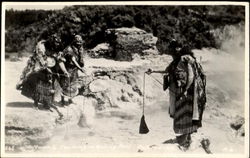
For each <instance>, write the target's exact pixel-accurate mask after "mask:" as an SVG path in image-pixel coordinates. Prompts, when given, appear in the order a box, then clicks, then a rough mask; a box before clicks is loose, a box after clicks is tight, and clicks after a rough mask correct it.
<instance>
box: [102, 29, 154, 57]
mask: <svg viewBox="0 0 250 158" xmlns="http://www.w3.org/2000/svg"><path fill="white" fill-rule="evenodd" d="M106 35H107V39H108V40H109V43H110V45H111V47H112V48H113V56H114V58H115V59H116V60H119V61H131V60H132V59H133V54H139V55H141V56H144V55H148V54H151V53H154V54H158V50H157V48H156V42H157V37H154V36H153V34H151V33H147V32H146V31H144V30H141V29H138V28H135V27H133V28H117V29H108V30H107V31H106Z"/></svg>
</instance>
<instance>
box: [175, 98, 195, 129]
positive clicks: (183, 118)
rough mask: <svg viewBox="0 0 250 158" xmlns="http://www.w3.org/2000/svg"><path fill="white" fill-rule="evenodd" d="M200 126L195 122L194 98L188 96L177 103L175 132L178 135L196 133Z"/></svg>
mask: <svg viewBox="0 0 250 158" xmlns="http://www.w3.org/2000/svg"><path fill="white" fill-rule="evenodd" d="M197 129H198V125H197V123H196V121H193V97H192V95H187V96H186V97H182V98H179V99H178V100H177V101H176V102H175V113H174V131H175V133H177V134H188V133H193V132H196V131H197Z"/></svg>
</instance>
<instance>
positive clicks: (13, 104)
mask: <svg viewBox="0 0 250 158" xmlns="http://www.w3.org/2000/svg"><path fill="white" fill-rule="evenodd" d="M39 105H40V104H39ZM6 107H13V108H34V109H39V110H43V111H50V112H52V111H51V109H48V108H43V107H36V106H34V103H32V102H10V103H7V104H6Z"/></svg>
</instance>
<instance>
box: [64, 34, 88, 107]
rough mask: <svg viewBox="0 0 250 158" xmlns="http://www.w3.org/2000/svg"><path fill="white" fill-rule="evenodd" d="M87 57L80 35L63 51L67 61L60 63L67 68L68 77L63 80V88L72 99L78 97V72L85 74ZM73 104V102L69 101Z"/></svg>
mask: <svg viewBox="0 0 250 158" xmlns="http://www.w3.org/2000/svg"><path fill="white" fill-rule="evenodd" d="M85 55H86V52H85V49H84V48H83V39H82V37H81V36H80V35H75V36H74V39H73V42H72V43H71V44H70V45H69V46H67V47H66V48H65V49H64V50H63V56H64V58H65V61H64V62H63V61H62V62H61V63H59V64H60V65H63V66H65V70H66V71H65V72H64V74H65V75H66V77H62V78H61V86H62V89H63V94H64V95H66V96H69V97H70V98H72V96H74V95H77V93H78V87H77V85H76V81H77V80H78V77H79V76H78V70H80V71H82V72H85V70H84V57H85ZM62 102H63V103H64V97H62ZM69 102H70V103H71V102H72V100H71V99H69Z"/></svg>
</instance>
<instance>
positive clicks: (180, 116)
mask: <svg viewBox="0 0 250 158" xmlns="http://www.w3.org/2000/svg"><path fill="white" fill-rule="evenodd" d="M169 49H170V50H171V52H172V53H171V55H172V57H173V61H172V62H171V63H170V64H169V65H168V66H167V68H166V69H165V70H163V71H153V70H151V69H149V70H148V71H147V72H146V73H147V74H148V75H150V74H151V73H163V74H164V87H163V89H164V90H166V89H167V88H169V93H170V95H169V96H170V105H169V114H170V117H171V118H173V120H174V127H173V129H174V132H175V133H176V139H173V140H169V142H170V143H178V144H179V145H180V147H181V148H183V149H184V150H186V149H188V148H189V146H190V144H191V134H192V133H194V132H197V129H198V128H199V127H201V126H202V124H201V121H202V114H203V110H204V108H205V103H206V96H205V84H206V83H204V81H205V78H204V77H205V76H202V74H204V73H203V72H200V71H201V70H202V69H201V67H199V64H197V61H196V58H195V57H194V55H193V53H192V51H191V50H190V49H189V48H188V47H186V46H183V45H182V44H180V43H179V42H178V41H176V40H172V41H171V42H170V44H169ZM85 55H86V51H85V50H84V48H83V40H82V37H81V36H80V35H75V36H74V38H73V41H72V43H71V44H69V45H68V46H67V47H66V48H64V49H62V48H61V39H60V37H59V36H58V35H56V34H55V35H52V36H51V37H50V38H48V39H47V40H42V41H40V42H38V44H37V45H36V48H35V51H34V54H33V55H32V56H31V57H30V58H29V60H28V63H27V66H26V67H25V69H24V71H23V73H22V75H21V77H20V81H19V82H18V84H17V87H16V88H17V89H21V90H22V94H23V95H25V96H27V97H30V98H32V99H34V104H35V106H38V104H39V103H43V106H52V107H53V95H54V94H55V90H56V86H55V81H58V82H59V85H60V88H61V91H60V95H61V102H62V103H63V104H65V100H64V97H65V96H69V98H71V97H72V96H73V95H72V93H74V94H76V93H77V92H76V91H77V89H78V88H79V87H74V86H73V85H74V84H73V83H74V81H76V80H77V79H78V71H79V70H80V71H82V72H84V71H85V70H84V57H85ZM69 102H72V100H71V99H69ZM206 143H207V142H206Z"/></svg>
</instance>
